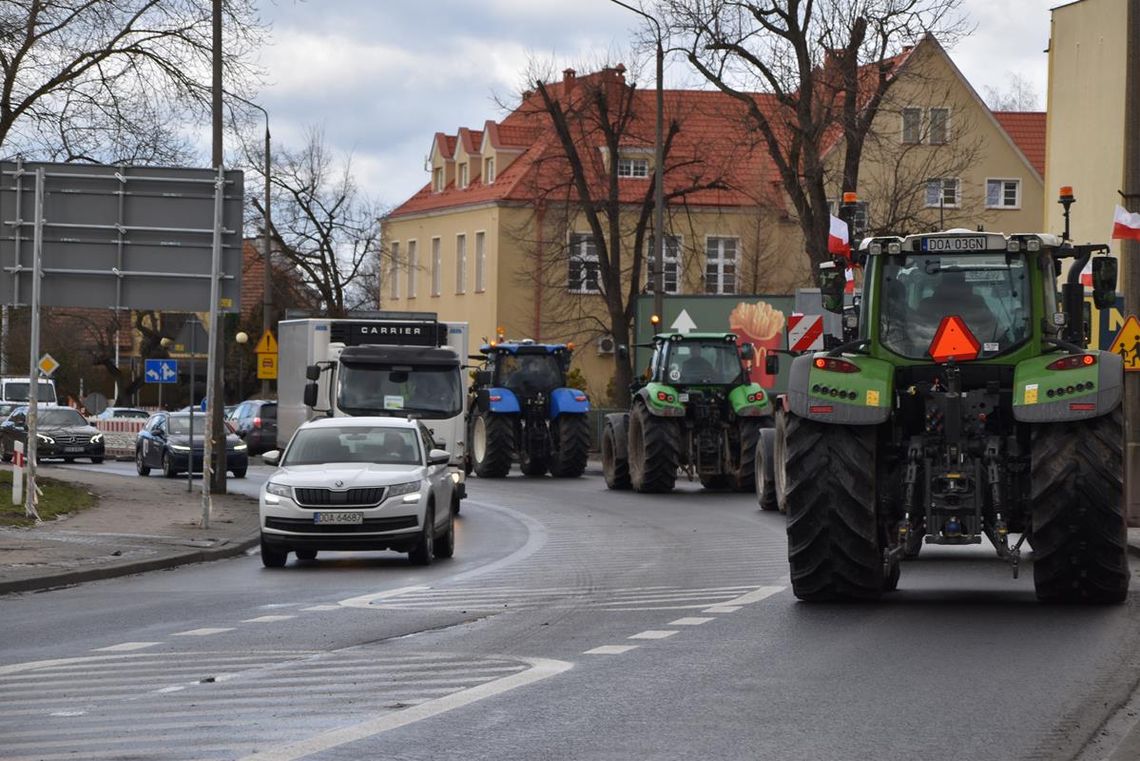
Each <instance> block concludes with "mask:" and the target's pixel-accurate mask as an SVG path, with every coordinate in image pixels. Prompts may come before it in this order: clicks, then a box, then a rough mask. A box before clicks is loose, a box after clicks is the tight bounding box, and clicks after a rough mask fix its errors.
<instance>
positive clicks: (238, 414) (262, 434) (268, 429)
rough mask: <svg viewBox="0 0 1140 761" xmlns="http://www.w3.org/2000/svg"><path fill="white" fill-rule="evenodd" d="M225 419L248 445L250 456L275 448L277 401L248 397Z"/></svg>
mask: <svg viewBox="0 0 1140 761" xmlns="http://www.w3.org/2000/svg"><path fill="white" fill-rule="evenodd" d="M226 420H228V421H229V422H230V425H232V426H233V429H234V431H235V432H236V433H237V435H238V436H241V437H242V438H243V439H244V440H245V443H246V444H247V445H249V454H250V456H251V457H252V456H254V455H259V454H261V453H262V452H268V451H269V450H270V449H276V448H277V402H275V401H272V400H268V399H250V400H248V401H245V402H242V403H241V404H239V405H238V406H237V407H235V408H234V410H233V412H231V413H230V414H229V415H227V416H226Z"/></svg>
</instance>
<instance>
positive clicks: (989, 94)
mask: <svg viewBox="0 0 1140 761" xmlns="http://www.w3.org/2000/svg"><path fill="white" fill-rule="evenodd" d="M1040 102H1041V98H1040V97H1039V96H1038V95H1037V90H1036V89H1035V88H1034V87H1033V83H1032V82H1030V81H1029V80H1028V79H1026V78H1025V77H1023V76H1021V75H1020V74H1010V75H1009V79H1008V81H1007V82H1006V83H1005V87H1004V88H998V87H993V86H987V87H986V104H987V105H988V106H989V107H990V108H991V109H992V110H994V111H1037V110H1038V109H1039V108H1040V106H1039V105H1038V104H1039V103H1040Z"/></svg>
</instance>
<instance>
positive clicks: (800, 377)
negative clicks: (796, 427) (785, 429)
mask: <svg viewBox="0 0 1140 761" xmlns="http://www.w3.org/2000/svg"><path fill="white" fill-rule="evenodd" d="M817 360H823V362H824V363H825V366H824V367H822V368H821V367H819V366H818V364H817ZM833 361H834V364H832V365H831V367H832V368H833V369H828V365H827V363H829V362H833ZM852 367H854V368H855V369H854V371H851V368H852ZM893 395H894V367H893V366H892V365H891V364H890V363H889V362H884V361H882V360H880V359H873V358H871V357H863V356H852V355H844V356H841V357H829V356H827V355H826V354H824V353H822V352H820V353H818V354H815V355H808V354H805V355H803V356H800V357H796V358H795V359H794V360H792V369H791V374H790V376H789V378H788V397H787V398H788V408H789V409H790V411H791V412H792V413H794V414H795V415H797V416H799V417H802V418H807V419H809V420H818V421H819V422H821V423H837V424H842V425H878V424H880V423H885V422H886V421H887V419H888V418H889V417H890V416H891V404H892V397H893Z"/></svg>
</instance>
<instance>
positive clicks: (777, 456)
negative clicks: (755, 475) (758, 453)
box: [772, 410, 788, 513]
mask: <svg viewBox="0 0 1140 761" xmlns="http://www.w3.org/2000/svg"><path fill="white" fill-rule="evenodd" d="M787 428H788V419H787V413H785V412H784V411H783V410H777V411H776V428H775V434H774V438H773V440H772V484H773V486H774V487H775V489H776V509H777V510H779V511H780V512H781V513H787V512H788V501H787V494H788V486H787V484H788V478H787V472H786V471H785V469H784V463H785V462H786V461H787V458H788V434H787Z"/></svg>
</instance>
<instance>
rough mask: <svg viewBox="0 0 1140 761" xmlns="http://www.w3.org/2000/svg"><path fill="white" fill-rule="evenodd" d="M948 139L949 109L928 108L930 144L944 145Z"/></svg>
mask: <svg viewBox="0 0 1140 761" xmlns="http://www.w3.org/2000/svg"><path fill="white" fill-rule="evenodd" d="M949 140H950V109H948V108H932V109H930V144H931V145H945V144H946V143H947V142H949Z"/></svg>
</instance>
